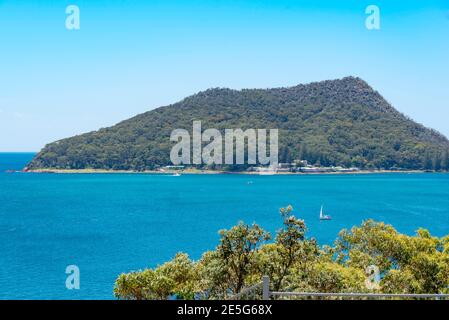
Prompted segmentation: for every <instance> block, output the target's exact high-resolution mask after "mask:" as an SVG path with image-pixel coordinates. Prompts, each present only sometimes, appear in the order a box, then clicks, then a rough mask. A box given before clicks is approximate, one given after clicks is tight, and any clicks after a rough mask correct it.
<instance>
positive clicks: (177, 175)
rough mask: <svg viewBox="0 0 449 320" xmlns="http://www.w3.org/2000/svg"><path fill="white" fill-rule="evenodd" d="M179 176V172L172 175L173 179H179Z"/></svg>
mask: <svg viewBox="0 0 449 320" xmlns="http://www.w3.org/2000/svg"><path fill="white" fill-rule="evenodd" d="M180 176H181V174H180V173H179V172H176V173H174V174H173V177H180Z"/></svg>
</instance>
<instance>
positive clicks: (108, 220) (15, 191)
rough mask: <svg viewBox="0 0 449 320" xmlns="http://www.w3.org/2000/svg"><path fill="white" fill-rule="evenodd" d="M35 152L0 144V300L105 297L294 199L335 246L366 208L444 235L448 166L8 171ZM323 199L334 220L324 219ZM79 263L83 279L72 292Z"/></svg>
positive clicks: (448, 214)
mask: <svg viewBox="0 0 449 320" xmlns="http://www.w3.org/2000/svg"><path fill="white" fill-rule="evenodd" d="M32 156H33V154H17V153H16V154H6V153H3V154H2V153H0V299H7V298H12V299H19V298H20V299H33V298H38V299H51V298H56V299H89V298H90V299H111V298H113V295H112V288H113V284H114V280H115V278H116V277H117V275H118V274H120V273H121V272H128V271H131V270H138V269H141V268H145V267H154V266H156V265H157V264H159V263H163V262H164V261H166V260H169V259H171V258H172V257H173V256H174V255H175V253H176V252H178V251H184V252H187V253H188V254H189V255H191V257H193V258H195V259H197V258H199V257H200V255H201V253H202V252H203V251H205V250H208V249H213V248H214V247H215V246H216V244H217V240H218V234H217V231H218V230H219V229H222V228H229V227H231V226H233V225H234V224H236V223H237V222H238V221H239V220H244V221H245V222H248V223H251V222H253V221H255V222H257V223H259V224H260V225H261V226H263V227H264V228H266V229H267V230H269V231H271V232H274V231H275V230H276V229H277V228H279V227H280V226H281V219H280V216H279V214H278V209H279V207H281V206H285V205H288V204H291V205H292V206H293V207H294V211H295V214H296V215H297V216H299V217H301V218H303V219H305V221H306V223H307V226H308V228H309V236H313V237H316V238H317V239H318V241H319V242H320V243H321V244H331V243H332V242H333V241H334V239H335V238H336V237H337V234H338V231H339V230H341V229H342V228H350V227H351V226H353V225H359V224H360V223H361V222H362V221H363V220H364V219H368V218H373V219H375V220H379V221H385V222H387V223H391V224H393V225H394V226H395V227H396V228H397V229H398V230H399V231H401V232H405V233H408V234H413V233H414V232H415V231H416V230H417V229H418V228H419V227H424V228H428V229H429V230H430V231H431V232H432V233H433V234H434V235H437V236H442V235H446V234H449V175H448V174H372V175H338V176H337V175H316V176H310V175H308V176H249V175H183V176H180V177H173V176H164V175H145V174H103V175H102V174H63V175H60V174H32V173H6V172H5V170H8V169H17V170H18V169H21V168H22V167H23V166H24V165H25V164H26V163H27V162H28V161H29V160H30V159H31V158H32ZM321 204H324V208H325V211H326V213H328V214H331V215H332V216H333V220H332V221H323V222H320V221H319V219H318V215H319V209H320V206H321ZM73 264H74V265H77V266H78V267H79V268H80V271H81V289H80V290H67V289H66V287H65V279H66V274H65V268H66V266H68V265H73Z"/></svg>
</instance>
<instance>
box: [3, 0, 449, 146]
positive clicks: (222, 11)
mask: <svg viewBox="0 0 449 320" xmlns="http://www.w3.org/2000/svg"><path fill="white" fill-rule="evenodd" d="M371 4H374V5H377V6H378V7H379V8H380V13H381V15H380V19H381V20H380V21H381V29H380V30H368V29H367V28H366V27H365V19H366V17H367V15H366V14H365V8H366V7H367V6H368V5H371ZM68 5H77V6H78V7H79V9H80V27H81V28H80V30H67V29H66V27H65V20H66V16H67V15H66V13H65V10H66V7H67V6H68ZM347 75H354V76H359V77H361V78H363V79H365V80H366V81H367V82H368V83H369V84H370V85H372V86H373V87H374V88H375V89H376V90H378V91H379V92H380V93H382V94H383V95H384V97H385V98H386V99H387V100H388V101H389V102H391V103H392V104H393V105H394V106H395V107H396V108H397V109H398V110H400V111H401V112H403V113H405V114H407V115H409V116H410V117H412V118H413V119H415V120H416V121H418V122H420V123H423V124H425V125H426V126H430V127H433V128H435V129H437V130H439V131H440V132H442V133H444V134H445V135H447V136H449V1H442V0H439V1H432V0H430V1H429V0H428V1H414V0H412V1H402V0H389V1H377V0H369V1H364V0H341V1H334V0H333V1H329V0H326V1H319V0H309V1H301V0H294V1H293V0H291V1H290V0H288V1H287V0H271V1H269V0H252V1H245V0H239V1H237V0H235V1H224V0H223V1H220V0H218V1H217V0H214V1H212V0H208V1H206V0H203V1H199V0H192V1H179V0H178V1H170V0H161V1H159V0H158V1H152V0H148V1H137V0H134V1H127V0H120V1H119V0H108V1H94V0H88V1H84V0H83V1H82V0H71V1H57V0H52V1H50V0H40V1H25V0H22V1H19V0H0V151H38V150H39V149H40V148H42V147H43V146H44V145H45V144H46V143H48V142H52V141H54V140H58V139H61V138H64V137H68V136H72V135H75V134H79V133H83V132H87V131H91V130H96V129H98V128H100V127H105V126H110V125H113V124H115V123H117V122H119V121H121V120H124V119H126V118H128V117H131V116H133V115H136V114H138V113H142V112H145V111H148V110H150V109H153V108H155V107H158V106H161V105H167V104H170V103H174V102H176V101H178V100H180V99H181V98H183V97H185V96H188V95H191V94H193V93H196V92H198V91H201V90H205V89H207V88H211V87H229V88H235V89H240V88H269V87H280V86H293V85H296V84H299V83H307V82H311V81H319V80H325V79H335V78H340V77H344V76H347Z"/></svg>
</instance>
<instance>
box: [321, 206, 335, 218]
mask: <svg viewBox="0 0 449 320" xmlns="http://www.w3.org/2000/svg"><path fill="white" fill-rule="evenodd" d="M320 220H332V217H331V216H330V215H327V214H324V213H323V206H321V210H320Z"/></svg>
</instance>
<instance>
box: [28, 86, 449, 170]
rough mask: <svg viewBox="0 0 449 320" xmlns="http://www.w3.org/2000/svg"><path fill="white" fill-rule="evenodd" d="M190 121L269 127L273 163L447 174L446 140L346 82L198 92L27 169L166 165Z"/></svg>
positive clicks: (45, 153)
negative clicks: (176, 132) (178, 132)
mask: <svg viewBox="0 0 449 320" xmlns="http://www.w3.org/2000/svg"><path fill="white" fill-rule="evenodd" d="M194 120H200V121H201V122H202V125H203V128H217V129H219V130H221V131H223V130H224V129H237V128H240V129H243V130H245V129H248V128H254V129H276V128H277V129H279V140H280V141H279V143H280V149H279V155H280V159H279V160H280V162H291V161H292V160H295V159H303V160H308V161H309V162H310V163H312V164H321V165H325V166H329V165H340V166H345V167H351V166H356V167H359V168H366V169H370V168H383V169H392V168H405V169H429V170H448V169H449V152H448V150H449V141H448V140H447V139H446V137H444V136H443V135H441V134H440V133H438V132H436V131H435V130H432V129H428V128H425V127H424V126H422V125H420V124H418V123H416V122H414V121H412V120H411V119H409V118H408V117H406V116H405V115H403V114H401V113H400V112H398V111H396V110H395V109H394V108H393V107H392V106H391V105H390V104H389V103H388V102H387V101H386V100H385V99H384V98H383V97H382V96H381V95H380V94H379V93H378V92H376V91H375V90H373V89H372V88H371V87H370V86H369V85H368V84H367V83H366V82H364V81H363V80H361V79H359V78H354V77H347V78H343V79H339V80H329V81H322V82H316V83H311V84H306V85H298V86H295V87H290V88H276V89H245V90H240V91H238V90H230V89H210V90H206V91H204V92H200V93H198V94H195V95H193V96H190V97H188V98H185V99H184V100H182V101H180V102H178V103H175V104H172V105H169V106H166V107H160V108H157V109H155V110H152V111H149V112H146V113H143V114H140V115H138V116H135V117H133V118H131V119H128V120H126V121H123V122H120V123H119V124H117V125H115V126H112V127H109V128H103V129H100V130H98V131H94V132H89V133H86V134H82V135H79V136H75V137H72V138H67V139H63V140H60V141H56V142H53V143H50V144H48V145H47V146H45V148H43V150H41V152H39V154H37V155H36V157H35V158H34V159H33V161H32V162H31V163H30V164H29V165H28V169H48V168H53V169H112V170H135V171H144V170H151V169H154V168H156V167H157V166H165V165H169V164H171V163H170V157H169V155H170V149H171V148H172V147H173V145H174V144H175V143H174V142H170V134H171V132H172V130H173V129H178V128H180V129H186V130H189V131H191V129H192V122H193V121H194ZM222 169H223V168H222ZM224 169H226V170H239V169H242V168H240V167H227V168H224Z"/></svg>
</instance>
